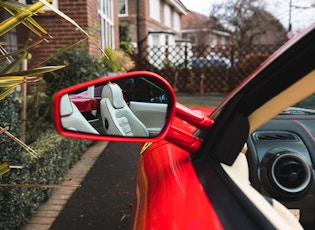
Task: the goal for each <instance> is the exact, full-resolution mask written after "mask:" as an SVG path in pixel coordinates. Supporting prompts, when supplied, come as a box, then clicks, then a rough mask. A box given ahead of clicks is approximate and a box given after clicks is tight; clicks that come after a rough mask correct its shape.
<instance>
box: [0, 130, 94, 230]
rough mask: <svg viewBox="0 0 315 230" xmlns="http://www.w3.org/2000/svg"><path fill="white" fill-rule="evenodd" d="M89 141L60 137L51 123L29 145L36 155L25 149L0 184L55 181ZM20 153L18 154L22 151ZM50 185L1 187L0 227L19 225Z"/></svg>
mask: <svg viewBox="0 0 315 230" xmlns="http://www.w3.org/2000/svg"><path fill="white" fill-rule="evenodd" d="M91 143H92V142H91V141H82V140H76V139H69V138H64V137H61V136H60V135H58V134H57V133H56V131H54V129H53V128H52V127H51V128H50V129H47V132H46V133H44V134H42V135H41V136H40V137H39V138H37V140H36V142H34V143H33V144H32V145H31V146H30V147H31V148H32V149H33V150H35V151H36V152H37V153H38V154H39V157H38V158H34V157H33V156H32V155H30V154H29V153H27V152H25V151H21V154H23V157H22V159H23V161H24V162H20V164H19V165H22V166H24V168H23V169H12V170H11V171H10V172H9V173H7V174H5V175H3V176H2V177H0V183H1V184H58V183H59V182H60V181H61V179H62V178H63V176H64V174H65V173H66V172H67V171H68V170H69V168H70V167H71V166H72V164H73V163H75V162H76V161H78V160H79V159H80V157H81V155H82V154H83V153H84V152H85V150H86V149H87V148H88V147H89V146H90V145H91ZM21 154H20V155H21ZM51 191H52V190H51V189H48V188H43V187H40V188H39V187H37V188H25V187H22V188H20V187H0V229H8V230H9V229H18V228H19V227H21V226H22V225H24V224H25V223H26V221H27V219H28V218H29V217H30V216H31V214H32V212H33V211H34V210H35V209H36V208H37V207H38V206H39V205H40V204H41V203H42V202H43V201H45V200H46V199H47V198H48V197H49V195H50V193H51Z"/></svg>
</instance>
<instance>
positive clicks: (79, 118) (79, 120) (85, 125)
mask: <svg viewBox="0 0 315 230" xmlns="http://www.w3.org/2000/svg"><path fill="white" fill-rule="evenodd" d="M60 117H61V125H62V127H63V128H65V129H67V130H72V131H78V132H85V133H92V134H99V133H98V132H97V131H96V129H94V128H93V126H92V125H90V123H89V122H88V121H87V120H86V119H85V117H84V116H83V115H82V114H81V112H80V111H79V110H78V108H77V107H76V105H75V104H74V103H73V102H71V101H70V98H69V96H68V94H65V95H63V96H62V97H61V99H60Z"/></svg>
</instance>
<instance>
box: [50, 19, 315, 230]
mask: <svg viewBox="0 0 315 230" xmlns="http://www.w3.org/2000/svg"><path fill="white" fill-rule="evenodd" d="M314 41H315V23H314V24H312V25H311V26H310V27H309V28H307V29H306V30H305V31H303V32H302V33H301V34H299V35H298V36H296V37H294V38H292V39H291V40H290V41H288V42H287V43H286V44H285V45H284V46H283V47H281V48H280V49H279V50H278V51H277V52H275V53H274V54H273V55H272V56H271V57H269V58H268V59H267V60H266V61H265V62H264V63H263V64H262V65H261V66H260V67H259V68H258V69H257V70H256V71H255V72H253V73H252V74H251V75H250V76H248V77H247V78H246V79H245V80H244V81H243V82H242V83H241V84H240V85H239V86H238V87H237V88H236V89H235V90H233V91H232V92H231V93H230V94H229V95H228V96H227V97H226V99H224V100H223V101H222V102H221V103H220V105H219V106H218V107H217V108H213V109H209V108H201V107H192V108H187V107H185V106H183V105H181V104H179V103H177V102H176V97H175V93H174V91H173V90H172V87H171V86H170V85H169V83H168V82H167V81H166V80H165V79H164V78H163V77H161V76H159V75H156V74H154V73H150V72H145V71H139V72H131V73H125V74H121V75H117V76H110V77H108V78H102V79H97V80H93V81H90V82H86V83H82V84H79V85H75V86H72V87H69V88H67V89H64V90H61V91H59V92H58V93H57V94H56V95H55V98H54V117H55V126H56V129H57V130H58V132H59V133H60V134H62V135H64V136H68V137H75V138H85V139H93V140H98V141H101V140H103V141H124V142H142V143H143V147H142V150H141V152H140V159H139V164H138V175H137V184H136V188H135V200H136V202H135V204H134V205H133V210H132V212H133V214H132V218H131V220H132V221H131V223H130V224H131V228H132V229H285V230H287V229H302V228H305V229H314V228H315V188H314V187H315V178H314V162H315V113H314V107H309V106H306V103H304V102H307V103H308V104H311V105H312V104H313V102H312V101H311V102H310V100H312V99H311V98H313V97H312V95H313V94H314V93H315V84H314V82H315V62H314V60H315V43H314ZM136 79H141V80H142V81H145V82H147V83H148V84H149V85H150V87H144V88H141V89H139V88H137V89H136V90H138V91H141V92H142V91H143V93H145V94H147V95H155V96H153V98H155V97H156V96H158V98H159V97H162V99H163V100H157V101H155V100H153V101H150V100H149V101H145V102H144V101H142V102H139V101H137V100H136V98H135V97H134V98H133V99H126V98H124V95H125V94H127V95H128V91H129V89H135V88H133V87H130V86H128V87H127V84H124V83H122V82H128V83H130V84H133V82H135V80H136ZM95 85H102V86H103V89H102V94H101V96H100V97H99V98H98V102H97V103H96V104H95V106H93V107H88V106H90V105H94V104H93V103H92V104H91V103H89V102H88V103H87V104H86V105H85V106H86V107H85V109H86V108H88V109H86V110H90V111H92V112H93V114H94V116H95V119H98V120H101V121H102V122H101V123H100V127H98V128H101V129H103V132H102V133H95V132H93V131H90V129H86V130H78V129H76V128H75V127H72V126H71V125H69V123H67V122H65V121H64V120H68V121H71V122H72V124H76V123H78V122H83V123H84V124H85V125H87V126H89V128H91V127H92V128H93V129H95V127H93V124H92V123H89V122H88V120H86V119H85V118H84V116H80V112H79V113H78V114H79V115H78V116H77V115H75V114H77V113H74V110H77V106H76V105H75V103H74V102H71V103H70V104H71V105H69V104H68V105H66V104H65V103H63V98H64V97H67V95H71V94H74V93H76V92H77V91H78V90H79V91H82V90H88V89H89V88H91V87H92V88H93V87H94V86H95ZM131 91H132V90H131ZM149 98H151V97H149ZM94 99H95V97H94V96H93V94H92V95H91V96H90V97H89V99H88V101H89V100H91V101H93V100H94ZM293 105H294V107H293V108H292V106H293ZM313 105H314V104H313ZM296 107H298V109H297V108H296ZM108 108H109V109H108ZM109 110H110V112H108V111H109ZM127 110H128V112H126V111H127ZM81 115H82V114H81ZM131 116H132V118H131ZM129 117H130V118H129ZM80 127H82V126H80ZM109 129H111V130H115V131H110V132H107V130H109ZM117 130H120V131H119V132H118V131H117ZM139 130H145V131H144V132H138V131H139ZM116 131H117V132H116ZM150 133H151V134H150ZM126 154H128V153H126ZM123 160H124V159H122V161H123ZM104 167H105V166H104Z"/></svg>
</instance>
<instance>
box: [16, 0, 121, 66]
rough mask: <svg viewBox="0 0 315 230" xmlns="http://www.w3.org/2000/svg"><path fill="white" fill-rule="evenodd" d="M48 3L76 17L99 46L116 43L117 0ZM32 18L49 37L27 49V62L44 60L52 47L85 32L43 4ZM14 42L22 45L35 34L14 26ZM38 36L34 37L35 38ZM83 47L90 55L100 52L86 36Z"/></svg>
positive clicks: (52, 49) (28, 0) (27, 0)
mask: <svg viewBox="0 0 315 230" xmlns="http://www.w3.org/2000/svg"><path fill="white" fill-rule="evenodd" d="M19 1H20V2H22V3H26V4H32V3H33V2H35V1H36V0H35V1H34V0H19ZM52 4H53V5H54V6H55V7H57V8H58V9H59V10H61V11H62V12H63V13H65V14H66V15H68V16H69V17H70V18H72V19H73V20H74V21H76V22H77V23H78V24H79V25H80V26H81V27H82V28H83V29H86V30H89V33H90V34H92V36H93V38H94V39H95V41H96V42H97V43H99V44H100V47H101V48H105V47H106V46H111V47H112V48H117V47H118V46H119V39H118V38H119V26H118V15H117V14H115V13H114V12H117V1H113V0H99V1H97V0H92V1H91V0H76V1H72V0H53V2H52ZM34 18H35V20H36V21H37V22H38V23H39V24H40V25H41V26H43V27H44V28H45V29H46V30H47V32H48V33H49V34H50V35H51V36H52V37H53V38H52V39H50V38H48V42H43V43H41V44H40V45H39V46H36V47H35V48H34V49H32V50H30V52H31V54H32V59H31V61H30V66H32V64H35V63H39V62H42V61H44V60H45V59H46V58H47V57H48V55H49V54H51V53H52V52H53V51H55V50H57V49H59V48H61V47H63V46H67V45H71V44H73V43H75V42H76V41H79V40H80V39H82V38H85V35H83V34H82V32H80V31H78V30H76V28H75V26H73V25H72V24H70V23H69V22H67V21H66V20H65V19H63V18H61V17H60V16H59V15H56V14H55V13H54V12H51V11H50V10H49V9H46V8H45V12H44V13H40V14H38V15H37V16H34ZM17 37H18V44H19V45H20V46H24V45H25V44H27V43H28V41H29V39H32V38H35V36H34V35H33V34H32V33H31V32H30V31H29V30H28V29H27V28H25V27H24V26H20V27H19V28H18V36H17ZM35 39H37V40H38V38H35ZM85 44H86V49H87V50H88V52H89V53H90V54H91V55H93V56H100V55H101V52H100V50H99V49H98V48H97V47H96V46H95V45H94V44H93V43H92V42H91V41H89V40H86V41H85Z"/></svg>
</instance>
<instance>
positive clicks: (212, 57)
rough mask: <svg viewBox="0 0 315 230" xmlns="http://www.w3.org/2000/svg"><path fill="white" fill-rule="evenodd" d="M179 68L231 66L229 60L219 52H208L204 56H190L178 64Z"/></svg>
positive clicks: (226, 67)
mask: <svg viewBox="0 0 315 230" xmlns="http://www.w3.org/2000/svg"><path fill="white" fill-rule="evenodd" d="M178 67H179V68H185V67H186V68H188V69H195V68H207V67H214V68H225V69H228V68H230V67H231V60H230V59H228V58H227V57H224V56H223V55H221V54H220V53H215V52H210V53H209V54H208V55H207V56H206V57H191V58H189V59H188V60H187V61H186V62H185V61H184V62H182V63H181V64H179V65H178Z"/></svg>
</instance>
